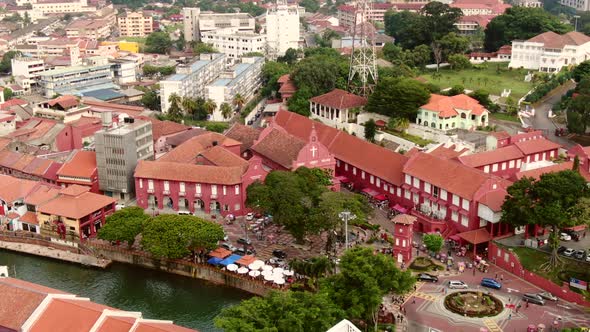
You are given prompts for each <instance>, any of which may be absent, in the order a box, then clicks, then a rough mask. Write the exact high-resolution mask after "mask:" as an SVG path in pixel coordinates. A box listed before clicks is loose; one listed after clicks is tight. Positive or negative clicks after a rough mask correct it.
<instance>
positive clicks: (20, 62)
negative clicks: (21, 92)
mask: <svg viewBox="0 0 590 332" xmlns="http://www.w3.org/2000/svg"><path fill="white" fill-rule="evenodd" d="M11 67H12V76H14V77H15V79H16V80H18V81H19V84H20V85H21V86H22V87H23V89H25V91H26V92H30V91H31V89H32V88H34V87H35V86H37V85H38V82H39V79H40V78H41V75H39V74H40V73H42V72H44V71H45V63H44V62H43V59H38V58H30V57H23V56H20V57H15V58H12V60H11Z"/></svg>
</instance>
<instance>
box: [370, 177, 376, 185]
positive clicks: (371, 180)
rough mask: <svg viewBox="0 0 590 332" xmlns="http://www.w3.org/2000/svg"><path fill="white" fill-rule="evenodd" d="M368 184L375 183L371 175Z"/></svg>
mask: <svg viewBox="0 0 590 332" xmlns="http://www.w3.org/2000/svg"><path fill="white" fill-rule="evenodd" d="M369 182H371V184H373V183H375V178H374V177H373V176H372V175H370V176H369Z"/></svg>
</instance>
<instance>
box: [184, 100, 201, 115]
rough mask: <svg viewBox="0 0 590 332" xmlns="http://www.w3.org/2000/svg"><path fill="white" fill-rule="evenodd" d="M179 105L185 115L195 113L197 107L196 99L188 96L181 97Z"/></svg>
mask: <svg viewBox="0 0 590 332" xmlns="http://www.w3.org/2000/svg"><path fill="white" fill-rule="evenodd" d="M181 106H182V110H183V111H184V114H187V115H193V114H195V112H196V111H197V107H198V105H197V101H196V100H195V99H194V98H191V97H189V96H184V97H182V102H181Z"/></svg>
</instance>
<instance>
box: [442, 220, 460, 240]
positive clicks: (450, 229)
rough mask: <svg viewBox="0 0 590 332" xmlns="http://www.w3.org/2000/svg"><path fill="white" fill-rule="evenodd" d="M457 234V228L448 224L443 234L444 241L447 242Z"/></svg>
mask: <svg viewBox="0 0 590 332" xmlns="http://www.w3.org/2000/svg"><path fill="white" fill-rule="evenodd" d="M456 233H457V230H456V229H455V227H453V226H452V225H451V224H447V227H446V228H445V230H444V231H443V232H442V234H441V236H442V237H443V239H445V240H446V239H448V238H449V236H453V235H455V234H456Z"/></svg>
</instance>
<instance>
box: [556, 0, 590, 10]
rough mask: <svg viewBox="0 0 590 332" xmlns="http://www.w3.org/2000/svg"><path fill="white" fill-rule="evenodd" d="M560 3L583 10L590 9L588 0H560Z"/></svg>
mask: <svg viewBox="0 0 590 332" xmlns="http://www.w3.org/2000/svg"><path fill="white" fill-rule="evenodd" d="M559 4H561V5H563V6H566V7H570V8H574V9H576V10H578V11H582V12H587V11H589V10H590V1H588V0H560V1H559Z"/></svg>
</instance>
